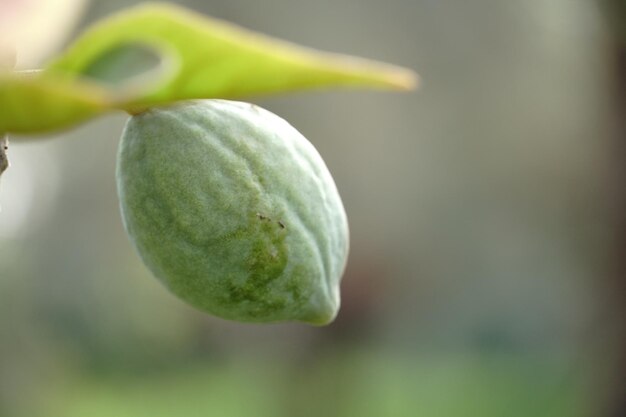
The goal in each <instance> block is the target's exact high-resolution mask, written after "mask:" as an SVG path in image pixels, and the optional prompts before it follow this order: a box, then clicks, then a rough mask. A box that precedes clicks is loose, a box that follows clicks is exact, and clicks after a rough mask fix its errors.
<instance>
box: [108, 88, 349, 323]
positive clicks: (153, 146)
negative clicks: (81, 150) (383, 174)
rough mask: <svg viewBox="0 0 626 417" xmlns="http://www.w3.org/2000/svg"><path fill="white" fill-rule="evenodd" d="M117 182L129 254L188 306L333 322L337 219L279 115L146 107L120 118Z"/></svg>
mask: <svg viewBox="0 0 626 417" xmlns="http://www.w3.org/2000/svg"><path fill="white" fill-rule="evenodd" d="M117 185H118V192H119V196H120V205H121V211H122V217H123V221H124V226H125V228H126V230H127V232H128V234H129V236H130V238H131V240H132V242H133V244H134V246H135V247H136V249H137V251H138V252H139V255H140V256H141V258H142V259H143V261H144V263H145V264H146V265H147V266H148V268H149V269H150V270H151V271H152V272H153V274H154V275H155V276H156V277H157V278H159V279H160V280H161V281H162V282H163V283H165V285H166V286H167V287H168V288H170V289H171V291H173V292H174V293H175V294H177V295H178V296H179V297H181V298H182V299H184V300H186V301H187V302H189V303H190V304H192V305H194V306H195V307H197V308H199V309H201V310H204V311H207V312H210V313H212V314H214V315H217V316H220V317H223V318H226V319H232V320H240V321H250V322H277V321H291V320H296V321H302V322H306V323H311V324H315V325H323V324H327V323H329V322H331V321H332V320H333V319H334V317H335V315H336V314H337V310H338V308H339V281H340V279H341V275H342V274H343V270H344V267H345V263H346V259H347V256H348V224H347V219H346V214H345V211H344V208H343V205H342V203H341V199H340V197H339V194H338V192H337V188H336V186H335V183H334V181H333V179H332V177H331V175H330V173H329V172H328V169H327V168H326V165H325V164H324V161H323V160H322V158H321V157H320V155H319V154H318V153H317V151H316V150H315V148H314V147H313V145H311V143H309V142H308V141H307V140H306V139H305V138H304V137H303V136H302V135H301V134H300V133H299V132H298V131H297V130H296V129H294V128H293V127H292V126H291V125H289V124H288V123H287V122H286V121H285V120H283V119H281V118H280V117H278V116H276V115H274V114H272V113H270V112H268V111H267V110H264V109H261V108H259V107H257V106H255V105H252V104H247V103H240V102H233V101H225V100H202V101H189V102H182V103H179V104H176V105H173V106H170V107H163V108H152V109H149V110H147V111H145V112H143V113H140V114H138V115H135V116H132V117H131V118H130V120H129V122H128V124H127V125H126V128H125V130H124V133H123V135H122V139H121V144H120V149H119V157H118V166H117Z"/></svg>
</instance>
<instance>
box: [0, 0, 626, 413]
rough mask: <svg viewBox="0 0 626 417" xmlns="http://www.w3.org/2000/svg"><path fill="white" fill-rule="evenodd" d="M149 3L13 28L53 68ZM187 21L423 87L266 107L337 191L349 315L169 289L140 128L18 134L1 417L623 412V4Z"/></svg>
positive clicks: (8, 31)
mask: <svg viewBox="0 0 626 417" xmlns="http://www.w3.org/2000/svg"><path fill="white" fill-rule="evenodd" d="M134 3H136V2H135V1H123V0H107V1H96V0H93V1H91V2H88V1H87V0H72V1H69V0H28V1H27V0H0V23H1V24H0V34H1V35H2V36H3V38H4V39H9V40H13V41H14V42H15V43H16V44H17V45H18V62H19V66H20V67H21V68H33V67H37V66H38V65H42V63H45V61H46V59H47V58H49V57H50V56H51V55H52V54H54V53H55V52H56V51H58V50H59V49H60V48H62V46H63V45H64V43H67V42H69V41H70V39H71V38H72V36H75V35H76V34H78V33H80V30H81V29H82V28H84V27H85V26H86V25H87V24H89V23H90V22H93V21H94V20H96V19H98V18H100V17H102V16H105V15H107V14H109V13H111V12H114V11H117V10H119V9H122V8H124V7H127V6H129V5H132V4H134ZM175 3H177V4H181V5H186V6H188V7H191V8H193V9H195V10H197V11H200V12H202V13H205V14H209V15H212V16H215V17H219V18H223V19H227V20H229V21H233V22H235V23H237V24H240V25H242V26H245V27H247V28H250V29H254V30H257V31H260V32H264V33H267V34H270V35H273V36H276V37H280V38H285V39H288V40H290V41H293V42H297V43H300V44H303V45H307V46H311V47H315V48H320V49H325V50H330V51H337V52H344V53H351V54H355V55H361V56H364V57H369V58H374V59H379V60H385V61H390V62H393V63H397V64H400V65H404V66H407V67H410V68H413V69H415V70H416V71H417V72H419V74H420V75H421V77H422V81H423V83H422V86H421V88H420V90H419V91H418V92H416V93H409V94H396V93H381V92H367V91H357V92H353V91H349V92H348V91H332V92H331V91H321V92H312V93H301V94H291V95H288V96H281V97H276V98H270V99H267V98H264V99H262V100H255V103H256V104H259V105H261V106H263V107H266V108H268V109H270V110H271V111H273V112H275V113H277V114H279V115H281V116H282V117H284V118H286V119H287V120H288V121H290V122H291V123H292V124H293V125H294V126H296V127H297V128H298V129H299V130H300V131H301V132H302V133H303V134H304V135H305V136H307V137H308V138H309V139H310V140H311V142H313V144H314V145H315V146H316V147H317V148H318V150H319V151H320V153H321V154H322V156H323V157H324V158H325V160H326V162H327V164H328V166H329V168H330V170H331V172H332V173H333V175H334V177H335V180H336V182H337V185H338V188H339V190H340V193H341V195H342V197H343V199H344V203H345V206H346V209H347V212H348V216H349V219H350V225H351V239H352V251H351V256H350V261H349V265H348V268H347V271H346V274H345V277H344V281H343V285H342V291H343V300H342V301H343V306H342V310H341V312H340V314H339V317H338V319H337V320H336V322H335V323H333V324H332V325H330V326H328V327H324V328H313V327H308V326H305V325H298V324H280V325H246V324H240V323H234V322H228V321H224V320H220V319H217V318H213V317H210V316H207V315H205V314H202V313H200V312H198V311H195V310H194V309H192V308H190V307H188V306H187V305H185V304H184V303H182V302H181V301H179V300H177V299H176V298H174V297H173V296H172V295H170V294H169V293H168V292H167V291H166V290H165V289H164V287H162V286H161V285H160V284H159V283H158V282H157V281H156V280H155V279H154V278H153V277H152V276H151V275H150V273H149V272H148V271H147V270H146V268H145V267H144V266H143V265H142V264H141V262H140V260H139V258H138V256H137V255H136V254H135V252H134V251H133V249H132V247H131V245H130V243H129V241H128V239H127V238H126V236H125V233H124V231H123V228H122V223H121V220H120V215H119V210H118V201H117V196H116V190H115V179H114V169H115V156H116V147H117V142H118V138H119V135H120V133H121V130H122V128H123V124H124V121H125V119H126V117H125V115H123V114H111V115H108V116H105V117H102V118H100V119H98V120H95V121H92V122H89V123H87V124H84V125H81V126H80V127H78V128H76V129H74V130H70V131H67V132H62V133H58V134H54V135H52V136H46V137H34V138H33V137H14V138H12V142H11V147H10V149H9V152H10V153H9V156H10V159H11V162H12V166H11V168H10V169H9V170H8V171H7V172H6V173H5V174H4V175H3V176H2V182H1V184H0V203H1V205H2V211H1V212H0V416H2V417H5V416H6V417H22V416H24V417H26V416H28V417H39V416H41V417H48V416H51V417H52V416H63V417H72V416H93V417H98V416H116V417H125V416H129V417H131V416H132V417H142V416H150V417H161V416H168V417H169V416H185V417H196V416H198V417H199V416H202V417H213V416H215V417H218V416H219V417H235V416H255V417H263V416H268V417H270V416H271V417H282V416H284V417H291V416H303V417H306V416H326V417H344V416H345V417H348V416H359V417H369V416H371V417H381V416H383V417H384V416H394V417H395V416H400V417H402V416H412V417H420V416H427V417H435V416H442V417H448V416H450V417H452V416H454V417H463V416H481V417H510V416H511V417H514V416H525V417H527V416H534V417H539V416H546V417H548V416H550V417H552V416H559V417H574V416H576V417H582V416H602V417H604V416H616V417H617V416H622V415H624V414H625V413H626V410H625V408H624V405H626V400H625V398H626V397H625V395H626V389H625V388H624V387H625V386H626V384H625V381H626V366H625V364H626V360H625V359H626V353H624V352H626V349H625V348H624V343H623V341H624V337H623V336H624V327H626V326H625V325H624V324H623V322H624V319H623V317H624V298H625V296H624V294H626V286H625V285H624V271H625V270H626V269H624V265H623V263H624V262H623V261H622V259H621V258H622V257H623V256H622V255H625V254H624V253H623V249H622V248H621V247H620V242H622V244H623V242H624V241H626V239H624V235H626V228H624V227H623V225H624V222H623V219H624V216H622V215H621V213H623V207H624V204H623V203H624V194H625V192H624V191H625V188H626V187H625V186H624V178H626V177H625V176H623V173H624V170H623V168H621V167H623V166H624V161H625V160H624V158H623V157H622V156H621V155H623V153H624V149H626V148H624V146H623V143H624V136H625V135H624V134H623V133H624V132H625V131H626V129H624V122H623V119H624V115H625V114H626V112H624V109H625V108H626V106H624V103H625V102H626V100H624V96H625V94H623V93H624V91H626V89H625V88H624V87H625V86H626V82H624V81H623V79H622V78H623V77H624V74H626V71H624V72H623V73H622V71H623V68H624V67H626V66H625V65H624V62H626V60H625V59H623V58H620V50H621V48H622V47H621V46H620V44H619V43H618V41H617V40H616V39H615V38H614V35H613V33H612V31H611V30H610V28H609V25H608V24H607V19H605V17H606V15H607V14H611V13H612V10H611V9H608V10H609V11H608V12H607V11H606V10H605V13H604V14H603V9H602V8H601V7H600V6H599V5H598V3H595V2H591V1H589V0H549V1H546V0H527V1H500V0H474V1H471V2H469V1H463V0H387V1H384V2H382V1H379V0H332V1H331V0H318V1H288V0H264V1H253V0H206V1H200V0H196V1H192V0H187V1H175ZM607 3H609V2H607ZM614 3H619V2H614ZM609 20H611V19H609ZM613 21H615V19H613ZM617 26H619V22H618V23H617ZM624 56H626V55H624ZM620 68H621V70H620ZM620 83H621V84H620ZM0 111H1V109H0ZM51 139H53V140H51ZM620 250H622V253H620Z"/></svg>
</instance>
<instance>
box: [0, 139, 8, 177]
mask: <svg viewBox="0 0 626 417" xmlns="http://www.w3.org/2000/svg"><path fill="white" fill-rule="evenodd" d="M7 149H9V139H8V138H7V135H6V134H0V175H2V173H3V172H4V171H5V170H6V169H7V168H8V167H9V159H8V158H7V153H6V151H7Z"/></svg>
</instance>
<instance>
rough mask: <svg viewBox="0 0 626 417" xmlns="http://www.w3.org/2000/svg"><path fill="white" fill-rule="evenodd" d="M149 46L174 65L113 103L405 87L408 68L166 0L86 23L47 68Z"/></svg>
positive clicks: (409, 81)
mask: <svg viewBox="0 0 626 417" xmlns="http://www.w3.org/2000/svg"><path fill="white" fill-rule="evenodd" d="M128 44H143V45H151V46H152V47H153V48H155V50H158V51H161V53H162V54H163V56H164V57H166V58H167V59H168V60H169V61H170V62H176V61H178V70H177V71H176V73H175V74H174V75H173V76H172V77H171V78H170V79H169V80H167V81H165V82H162V83H160V84H159V85H156V86H155V87H154V89H152V91H149V92H146V93H145V94H141V95H140V96H138V97H135V98H133V99H129V100H128V101H127V102H124V103H118V105H119V107H120V108H123V109H125V110H128V111H131V112H132V111H136V110H141V109H142V108H145V107H148V106H151V105H155V104H162V103H167V102H171V101H175V100H181V99H194V98H241V97H246V96H251V95H254V96H258V95H263V94H271V93H279V92H286V91H293V90H303V89H311V88H319V87H337V86H347V87H369V88H381V89H398V90H407V89H411V88H413V87H414V85H415V83H416V75H415V74H414V73H413V72H411V71H410V70H407V69H404V68H399V67H395V66H391V65H387V64H382V63H379V62H374V61H368V60H362V59H358V58H354V57H347V56H343V55H337V54H330V53H323V52H317V51H313V50H311V49H307V48H303V47H299V46H296V45H293V44H289V43H287V42H283V41H279V40H276V39H272V38H269V37H266V36H264V35H260V34H257V33H253V32H250V31H247V30H244V29H241V28H239V27H237V26H234V25H231V24H229V23H225V22H222V21H219V20H215V19H211V18H208V17H205V16H201V15H198V14H196V13H194V12H191V11H188V10H186V9H183V8H180V7H178V6H173V5H168V4H148V5H142V6H138V7H135V8H133V9H130V10H126V11H123V12H121V13H119V14H117V15H114V16H112V17H110V18H108V19H105V20H103V21H101V22H100V23H99V24H96V25H95V26H93V27H92V28H91V29H89V30H87V31H86V32H85V33H84V34H83V35H82V36H81V37H80V38H79V39H78V40H77V41H76V42H75V43H74V44H73V45H71V46H70V47H69V49H68V50H67V51H66V52H65V53H64V54H63V55H62V56H61V57H59V58H58V59H57V60H56V61H55V62H53V63H52V64H51V65H50V66H49V67H48V69H47V71H46V72H47V73H48V74H54V75H56V76H63V77H65V78H69V79H71V78H74V77H80V76H84V75H90V69H92V68H93V67H94V65H95V64H94V63H103V62H105V61H106V59H104V58H103V57H107V56H108V55H107V54H110V51H112V50H115V49H116V48H119V47H120V45H128Z"/></svg>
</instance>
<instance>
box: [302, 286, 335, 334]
mask: <svg viewBox="0 0 626 417" xmlns="http://www.w3.org/2000/svg"><path fill="white" fill-rule="evenodd" d="M339 304H340V301H339V293H338V291H335V290H334V291H331V293H326V292H323V293H322V292H320V293H318V294H316V295H315V296H313V297H312V298H311V300H310V303H309V308H308V309H307V311H306V312H305V313H304V314H302V315H301V316H300V318H299V319H298V321H301V322H303V323H307V324H311V325H313V326H326V325H328V324H330V323H332V322H333V321H334V320H335V317H337V313H338V312H339Z"/></svg>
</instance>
